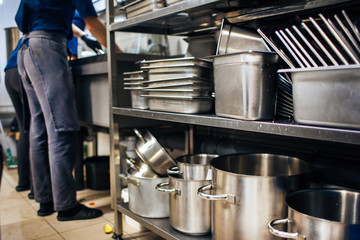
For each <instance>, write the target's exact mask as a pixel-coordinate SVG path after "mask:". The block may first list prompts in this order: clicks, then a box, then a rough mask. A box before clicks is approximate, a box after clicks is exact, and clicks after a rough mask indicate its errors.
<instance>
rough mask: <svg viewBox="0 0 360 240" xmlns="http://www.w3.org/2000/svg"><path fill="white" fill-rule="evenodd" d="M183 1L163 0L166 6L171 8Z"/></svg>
mask: <svg viewBox="0 0 360 240" xmlns="http://www.w3.org/2000/svg"><path fill="white" fill-rule="evenodd" d="M181 1H184V0H165V2H166V6H171V5H174V4H176V3H179V2H181Z"/></svg>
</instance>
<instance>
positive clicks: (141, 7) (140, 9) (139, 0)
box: [120, 0, 165, 18]
mask: <svg viewBox="0 0 360 240" xmlns="http://www.w3.org/2000/svg"><path fill="white" fill-rule="evenodd" d="M164 7H165V1H164V0H136V1H133V2H131V3H129V4H126V5H125V6H123V7H121V8H120V10H125V13H126V17H127V18H132V17H136V16H139V15H142V14H145V13H149V12H152V11H156V10H158V9H161V8H164Z"/></svg>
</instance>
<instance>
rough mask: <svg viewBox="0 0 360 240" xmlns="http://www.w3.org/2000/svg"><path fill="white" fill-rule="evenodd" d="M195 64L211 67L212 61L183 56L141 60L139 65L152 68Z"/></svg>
mask: <svg viewBox="0 0 360 240" xmlns="http://www.w3.org/2000/svg"><path fill="white" fill-rule="evenodd" d="M186 65H196V66H201V67H207V68H211V67H212V62H211V61H210V60H207V59H200V58H195V57H184V58H168V59H158V60H145V61H141V67H142V68H143V67H144V68H146V67H149V68H152V67H167V66H186Z"/></svg>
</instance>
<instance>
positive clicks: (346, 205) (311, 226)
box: [268, 189, 360, 240]
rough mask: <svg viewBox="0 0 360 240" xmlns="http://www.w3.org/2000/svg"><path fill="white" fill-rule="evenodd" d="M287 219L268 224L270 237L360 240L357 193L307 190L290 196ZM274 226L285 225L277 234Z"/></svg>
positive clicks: (310, 239)
mask: <svg viewBox="0 0 360 240" xmlns="http://www.w3.org/2000/svg"><path fill="white" fill-rule="evenodd" d="M286 203H287V205H288V207H289V212H288V217H287V218H286V219H276V220H272V221H271V222H270V223H269V224H268V228H269V231H270V232H271V234H273V235H275V236H278V237H281V238H287V239H297V240H305V239H309V240H355V239H360V211H359V209H360V193H359V192H353V191H347V190H340V189H308V190H301V191H296V192H293V193H290V194H289V195H288V197H287V198H286ZM275 225H287V226H288V231H287V232H284V231H280V230H277V229H275V228H274V226H275Z"/></svg>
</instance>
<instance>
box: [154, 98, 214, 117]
mask: <svg viewBox="0 0 360 240" xmlns="http://www.w3.org/2000/svg"><path fill="white" fill-rule="evenodd" d="M148 105H149V109H150V110H155V111H165V112H176V113H187V114H193V113H208V112H211V111H213V109H214V100H213V99H212V98H187V99H184V98H183V99H179V98H149V99H148Z"/></svg>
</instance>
